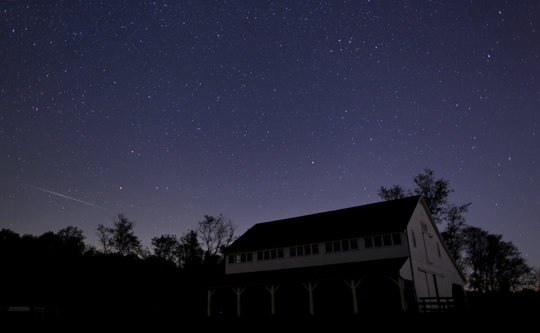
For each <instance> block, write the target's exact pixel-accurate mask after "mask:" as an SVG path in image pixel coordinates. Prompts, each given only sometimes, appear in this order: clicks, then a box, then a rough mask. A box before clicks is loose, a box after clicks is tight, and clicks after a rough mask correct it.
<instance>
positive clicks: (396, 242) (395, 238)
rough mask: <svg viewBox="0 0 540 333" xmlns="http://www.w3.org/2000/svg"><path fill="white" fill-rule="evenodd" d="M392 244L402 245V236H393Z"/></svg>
mask: <svg viewBox="0 0 540 333" xmlns="http://www.w3.org/2000/svg"><path fill="white" fill-rule="evenodd" d="M392 242H393V243H394V245H399V244H401V235H400V234H393V235H392Z"/></svg>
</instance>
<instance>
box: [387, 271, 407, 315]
mask: <svg viewBox="0 0 540 333" xmlns="http://www.w3.org/2000/svg"><path fill="white" fill-rule="evenodd" d="M390 280H392V281H393V282H394V283H395V284H397V285H398V287H399V297H400V298H401V310H402V311H403V312H405V311H407V302H406V301H405V291H404V287H403V284H404V282H403V279H402V278H401V276H399V275H398V278H397V281H396V280H394V279H392V278H390Z"/></svg>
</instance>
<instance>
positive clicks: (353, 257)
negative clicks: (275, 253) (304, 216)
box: [226, 233, 408, 274]
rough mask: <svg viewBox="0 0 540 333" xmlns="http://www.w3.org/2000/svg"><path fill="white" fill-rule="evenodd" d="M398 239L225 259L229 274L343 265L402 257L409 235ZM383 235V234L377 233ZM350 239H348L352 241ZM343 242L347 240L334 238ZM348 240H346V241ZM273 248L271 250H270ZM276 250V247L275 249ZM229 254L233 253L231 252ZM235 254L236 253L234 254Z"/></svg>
mask: <svg viewBox="0 0 540 333" xmlns="http://www.w3.org/2000/svg"><path fill="white" fill-rule="evenodd" d="M398 235H399V239H400V242H401V244H397V245H394V241H392V245H386V246H385V245H382V246H372V247H366V242H365V238H353V239H356V240H357V243H358V249H349V250H346V251H337V252H327V251H326V246H325V243H318V244H317V245H318V248H319V253H318V254H309V255H297V256H294V257H292V256H291V255H290V247H287V248H283V249H282V250H283V258H275V259H268V260H258V258H257V251H255V252H252V255H251V256H252V261H246V262H238V263H229V260H228V258H227V261H226V274H235V273H248V272H260V271H268V270H277V269H289V268H300V267H310V266H322V265H332V264H342V263H351V262H360V261H368V260H378V259H387V258H395V257H403V256H407V255H408V251H407V245H406V236H405V234H404V233H400V234H398ZM374 236H382V235H374ZM350 240H351V239H349V241H350ZM332 241H344V240H332ZM345 241H347V240H345ZM303 245H313V244H294V246H295V247H296V246H303ZM268 250H272V249H268ZM274 250H277V249H274ZM229 255H230V254H229ZM233 255H234V254H233Z"/></svg>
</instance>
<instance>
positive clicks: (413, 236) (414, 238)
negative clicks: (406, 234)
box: [411, 230, 416, 247]
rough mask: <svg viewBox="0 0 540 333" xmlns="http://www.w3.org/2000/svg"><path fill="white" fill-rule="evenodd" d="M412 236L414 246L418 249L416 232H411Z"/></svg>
mask: <svg viewBox="0 0 540 333" xmlns="http://www.w3.org/2000/svg"><path fill="white" fill-rule="evenodd" d="M411 236H412V243H413V246H414V247H416V235H415V234H414V230H411Z"/></svg>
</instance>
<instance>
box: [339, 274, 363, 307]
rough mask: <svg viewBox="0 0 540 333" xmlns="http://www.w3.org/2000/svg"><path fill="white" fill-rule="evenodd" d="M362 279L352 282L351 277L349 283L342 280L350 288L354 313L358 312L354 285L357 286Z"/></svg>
mask: <svg viewBox="0 0 540 333" xmlns="http://www.w3.org/2000/svg"><path fill="white" fill-rule="evenodd" d="M361 281H362V280H361V279H360V280H358V282H357V283H356V284H355V283H354V279H351V284H349V283H348V282H347V281H345V280H343V282H345V284H346V285H348V286H349V288H351V290H352V300H353V311H354V314H357V313H358V301H357V299H356V287H358V285H359V284H360V282H361Z"/></svg>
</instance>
